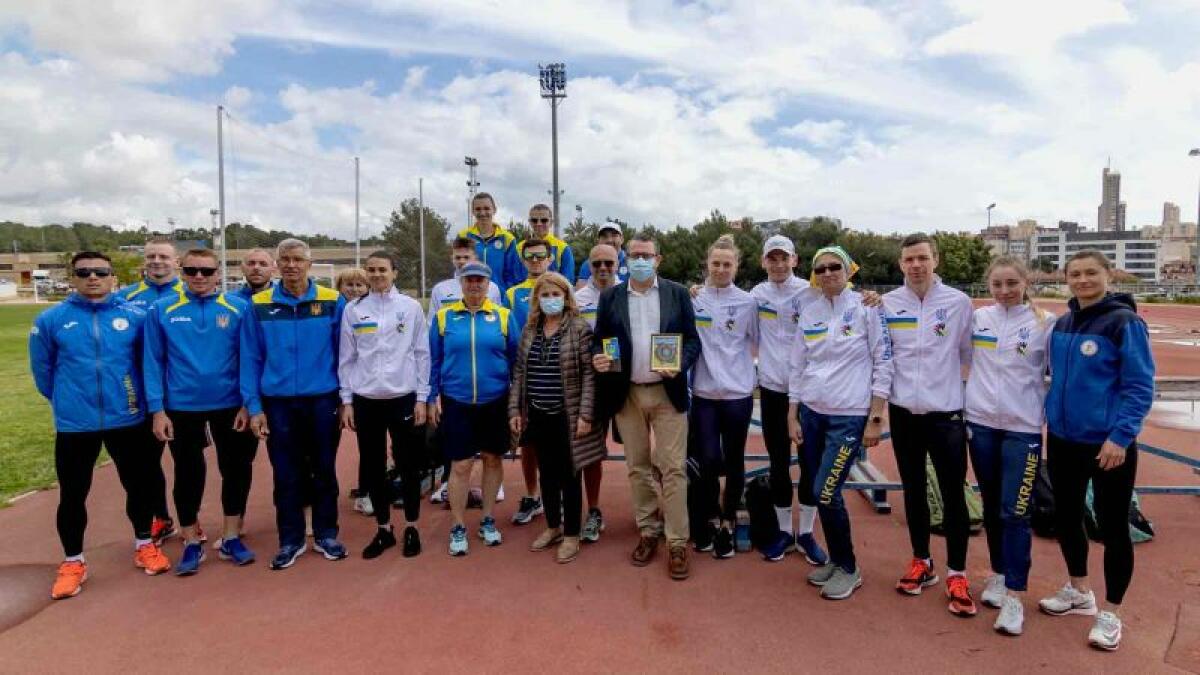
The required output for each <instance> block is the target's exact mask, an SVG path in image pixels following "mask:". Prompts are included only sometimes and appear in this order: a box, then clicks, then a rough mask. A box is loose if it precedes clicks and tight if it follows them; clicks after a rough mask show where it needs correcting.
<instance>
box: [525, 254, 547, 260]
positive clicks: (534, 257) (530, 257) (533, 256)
mask: <svg viewBox="0 0 1200 675" xmlns="http://www.w3.org/2000/svg"><path fill="white" fill-rule="evenodd" d="M549 257H550V254H549V253H526V254H525V259H526V260H545V259H546V258H549Z"/></svg>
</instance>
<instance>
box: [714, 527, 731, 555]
mask: <svg viewBox="0 0 1200 675" xmlns="http://www.w3.org/2000/svg"><path fill="white" fill-rule="evenodd" d="M734 553H735V549H734V547H733V531H732V530H730V529H729V528H728V527H722V528H721V529H719V530H717V534H716V535H715V536H714V537H713V557H714V558H716V559H718V560H720V559H721V558H732V557H733V554H734Z"/></svg>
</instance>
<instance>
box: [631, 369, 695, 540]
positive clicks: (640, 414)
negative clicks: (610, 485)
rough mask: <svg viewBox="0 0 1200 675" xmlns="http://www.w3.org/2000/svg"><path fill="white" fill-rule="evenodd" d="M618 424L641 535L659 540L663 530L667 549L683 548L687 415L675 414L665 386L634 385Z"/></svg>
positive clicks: (685, 534) (635, 515)
mask: <svg viewBox="0 0 1200 675" xmlns="http://www.w3.org/2000/svg"><path fill="white" fill-rule="evenodd" d="M616 421H617V429H618V430H620V432H621V440H622V441H624V443H625V464H626V466H627V467H628V469H629V486H630V489H631V491H632V492H633V512H634V517H635V519H636V520H637V525H638V530H639V531H640V532H641V534H642V535H643V536H647V537H657V536H658V535H659V534H661V533H663V531H664V524H665V532H666V535H667V544H668V545H670V546H683V545H685V544H686V543H687V540H688V513H687V474H686V473H685V472H684V461H685V458H686V456H687V432H688V425H687V415H685V414H684V413H681V412H679V411H678V410H676V409H675V406H674V405H672V404H671V400H670V399H669V398H667V392H666V390H665V389H664V388H663V386H662V385H661V384H654V385H648V386H643V385H638V384H631V385H630V386H629V397H628V398H626V399H625V405H624V406H623V407H622V408H621V411H620V412H618V413H617V417H616ZM652 435H653V442H652V440H651V439H652ZM660 495H661V500H660ZM660 503H661V509H660ZM660 510H661V513H662V516H661V518H660V516H659V512H660Z"/></svg>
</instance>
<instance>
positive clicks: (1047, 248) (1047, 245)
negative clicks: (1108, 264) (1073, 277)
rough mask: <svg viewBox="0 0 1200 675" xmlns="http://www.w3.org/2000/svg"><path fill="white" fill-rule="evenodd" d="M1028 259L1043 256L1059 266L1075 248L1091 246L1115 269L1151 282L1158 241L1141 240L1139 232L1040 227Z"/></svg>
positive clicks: (1159, 263)
mask: <svg viewBox="0 0 1200 675" xmlns="http://www.w3.org/2000/svg"><path fill="white" fill-rule="evenodd" d="M1031 242H1032V249H1031V250H1030V252H1029V257H1030V259H1034V260H1036V259H1038V258H1045V259H1047V260H1049V261H1050V262H1052V263H1054V267H1055V269H1062V267H1063V265H1065V264H1066V262H1067V259H1068V258H1070V257H1071V256H1072V255H1074V254H1075V253H1077V252H1079V251H1083V250H1087V249H1094V250H1097V251H1100V252H1101V253H1103V254H1104V255H1105V257H1107V258H1108V259H1109V260H1110V261H1112V263H1113V266H1114V267H1116V268H1117V269H1120V270H1124V271H1126V272H1128V273H1130V274H1132V275H1134V276H1136V277H1138V278H1139V279H1141V280H1143V281H1147V282H1151V283H1157V282H1158V281H1160V278H1161V275H1160V273H1159V270H1160V268H1161V267H1162V260H1161V257H1162V251H1161V248H1162V244H1161V242H1159V241H1157V240H1154V239H1142V237H1141V233H1140V232H1128V231H1127V232H1122V231H1108V232H1063V231H1061V230H1043V231H1041V232H1038V233H1037V234H1036V235H1035V236H1034V237H1033V239H1032V240H1031Z"/></svg>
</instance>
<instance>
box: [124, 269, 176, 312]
mask: <svg viewBox="0 0 1200 675" xmlns="http://www.w3.org/2000/svg"><path fill="white" fill-rule="evenodd" d="M183 288H184V286H183V280H182V279H180V278H179V277H175V278H174V279H170V280H168V281H167V282H166V283H163V284H156V283H154V282H153V281H150V280H149V279H142V280H141V281H139V282H137V283H136V284H129V285H128V286H125V287H124V288H122V289H121V290H119V291H117V297H118V298H121V299H122V300H124V301H125V302H128V303H129V304H131V305H133V306H134V307H137V308H138V309H141V310H142V311H147V312H148V311H150V306H151V305H153V304H154V303H156V302H158V301H159V300H162V299H163V298H175V299H178V298H179V294H180V293H182V292H183Z"/></svg>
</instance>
